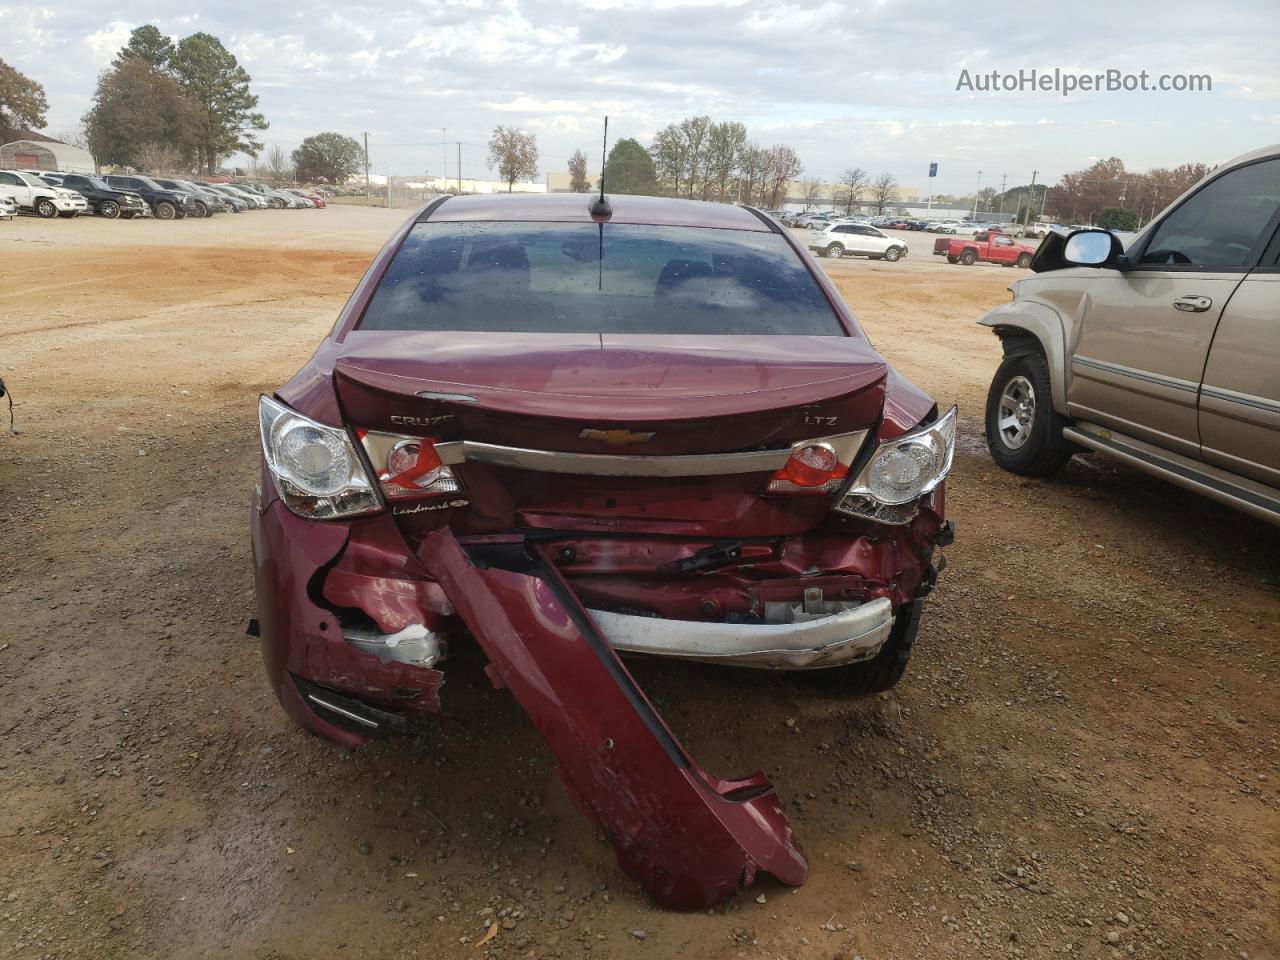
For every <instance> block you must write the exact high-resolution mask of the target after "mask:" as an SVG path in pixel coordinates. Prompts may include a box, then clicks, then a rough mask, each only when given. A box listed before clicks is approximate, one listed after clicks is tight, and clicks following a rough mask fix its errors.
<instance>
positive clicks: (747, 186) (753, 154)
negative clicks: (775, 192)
mask: <svg viewBox="0 0 1280 960" xmlns="http://www.w3.org/2000/svg"><path fill="white" fill-rule="evenodd" d="M768 167H769V152H768V151H767V150H764V149H762V148H761V147H760V145H759V144H756V143H748V144H746V145H745V146H743V148H742V152H741V154H740V155H739V157H738V169H737V171H736V172H737V176H738V196H739V199H741V201H742V202H743V203H749V204H753V205H761V206H763V204H764V190H763V185H764V181H765V177H766V176H767V174H768Z"/></svg>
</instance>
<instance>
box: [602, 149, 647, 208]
mask: <svg viewBox="0 0 1280 960" xmlns="http://www.w3.org/2000/svg"><path fill="white" fill-rule="evenodd" d="M604 188H605V191H606V192H608V193H620V194H621V193H635V194H644V195H646V196H654V195H656V194H657V192H658V179H657V176H656V175H655V174H654V170H653V158H652V157H651V156H649V151H648V150H646V149H645V148H644V147H642V146H640V144H639V142H637V141H636V140H633V139H631V138H630V137H624V138H623V139H621V140H619V141H618V142H617V143H615V144H614V145H613V147H612V149H610V151H609V159H608V160H606V161H605V165H604Z"/></svg>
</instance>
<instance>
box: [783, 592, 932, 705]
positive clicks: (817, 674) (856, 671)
mask: <svg viewBox="0 0 1280 960" xmlns="http://www.w3.org/2000/svg"><path fill="white" fill-rule="evenodd" d="M923 607H924V601H922V600H917V601H916V602H915V603H913V604H910V605H908V606H906V607H903V608H902V609H900V610H899V611H898V615H897V617H896V618H895V619H894V621H893V629H892V630H891V631H890V632H889V637H888V639H887V640H885V642H884V646H882V647H881V648H880V652H879V653H877V654H876V655H875V656H874V657H872V658H871V659H870V660H864V661H862V662H861V663H850V664H847V665H845V666H843V667H830V668H828V669H826V670H807V671H804V672H801V673H800V674H799V675H798V676H799V677H800V678H801V679H803V680H804V681H805V682H806V683H808V684H809V685H810V686H812V687H814V688H815V689H816V690H818V691H820V692H822V693H825V694H827V695H828V696H838V697H868V696H871V695H872V694H876V693H883V692H884V691H886V690H888V689H890V688H891V687H893V686H894V685H895V684H897V682H898V681H899V680H901V679H902V675H903V674H905V673H906V672H907V664H908V663H910V662H911V648H912V647H913V646H915V642H916V633H917V631H918V630H919V627H920V612H921V609H922V608H923Z"/></svg>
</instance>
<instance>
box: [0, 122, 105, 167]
mask: <svg viewBox="0 0 1280 960" xmlns="http://www.w3.org/2000/svg"><path fill="white" fill-rule="evenodd" d="M0 167H3V168H4V169H6V170H61V171H62V172H63V173H97V172H98V165H97V164H96V163H94V161H93V155H92V154H91V153H89V151H88V150H82V149H81V148H80V147H73V146H72V145H71V144H69V143H63V142H62V141H61V140H54V139H53V138H52V137H46V136H44V135H43V134H40V133H32V132H31V131H29V130H28V131H26V137H25V138H24V139H22V140H14V141H13V142H12V143H4V144H0Z"/></svg>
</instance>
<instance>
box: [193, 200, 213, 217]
mask: <svg viewBox="0 0 1280 960" xmlns="http://www.w3.org/2000/svg"><path fill="white" fill-rule="evenodd" d="M191 215H192V216H193V217H195V218H196V219H197V220H203V219H204V218H205V217H207V216H209V208H208V207H206V206H205V205H204V204H203V203H200V202H199V201H197V202H196V205H195V211H194V212H193V213H192V214H191Z"/></svg>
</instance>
